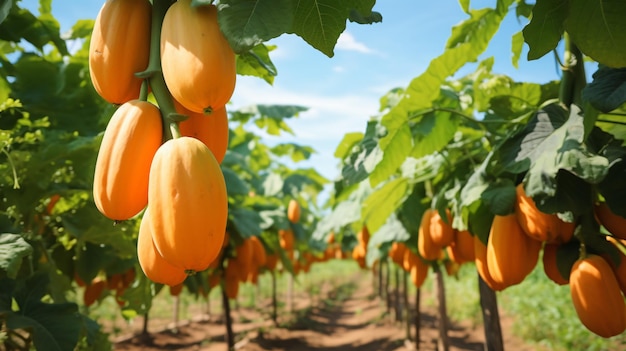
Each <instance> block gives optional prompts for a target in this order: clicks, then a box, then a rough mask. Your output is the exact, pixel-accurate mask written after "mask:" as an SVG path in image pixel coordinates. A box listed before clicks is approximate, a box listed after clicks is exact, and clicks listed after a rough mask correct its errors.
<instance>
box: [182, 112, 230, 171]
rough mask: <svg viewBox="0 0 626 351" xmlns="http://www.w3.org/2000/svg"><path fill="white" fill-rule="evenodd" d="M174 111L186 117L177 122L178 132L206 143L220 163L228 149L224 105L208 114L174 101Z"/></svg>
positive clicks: (226, 117) (226, 119)
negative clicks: (194, 110)
mask: <svg viewBox="0 0 626 351" xmlns="http://www.w3.org/2000/svg"><path fill="white" fill-rule="evenodd" d="M174 104H175V105H176V112H178V113H180V114H183V115H187V116H188V118H187V119H186V120H184V121H181V122H180V123H179V124H178V129H179V130H180V134H181V135H183V136H189V137H192V138H196V139H198V140H200V141H201V142H203V143H204V145H206V146H207V147H208V148H209V150H211V152H212V153H213V156H215V159H216V160H217V163H220V164H221V163H222V160H223V159H224V156H225V155H226V150H227V149H228V136H229V135H228V134H229V131H228V113H227V112H226V107H222V108H219V109H216V110H215V111H213V113H212V114H211V115H210V116H206V115H204V114H202V113H198V112H193V111H190V110H188V109H186V108H185V107H184V106H183V105H181V104H180V103H179V102H178V101H174Z"/></svg>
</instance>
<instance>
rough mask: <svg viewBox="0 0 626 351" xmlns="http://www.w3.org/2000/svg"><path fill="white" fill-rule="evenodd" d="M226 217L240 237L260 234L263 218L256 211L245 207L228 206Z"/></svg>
mask: <svg viewBox="0 0 626 351" xmlns="http://www.w3.org/2000/svg"><path fill="white" fill-rule="evenodd" d="M228 218H229V221H230V222H231V223H232V224H233V225H234V227H235V228H236V229H237V231H238V232H239V234H241V237H242V238H248V237H251V236H259V235H260V234H261V223H262V222H263V220H262V218H261V216H260V215H259V214H258V213H257V212H256V211H253V210H250V209H247V208H229V209H228Z"/></svg>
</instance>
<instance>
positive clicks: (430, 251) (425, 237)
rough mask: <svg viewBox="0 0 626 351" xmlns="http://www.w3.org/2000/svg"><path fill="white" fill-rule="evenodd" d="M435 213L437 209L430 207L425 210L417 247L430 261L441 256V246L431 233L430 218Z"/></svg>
mask: <svg viewBox="0 0 626 351" xmlns="http://www.w3.org/2000/svg"><path fill="white" fill-rule="evenodd" d="M434 214H435V210H433V209H430V208H429V209H427V210H426V211H424V215H423V216H422V221H421V222H420V228H419V231H418V234H417V249H418V251H419V254H420V256H422V257H423V258H424V259H426V260H429V261H432V260H437V259H439V257H440V256H441V246H439V245H437V244H435V243H434V242H433V237H432V235H430V220H431V218H432V217H433V215H434Z"/></svg>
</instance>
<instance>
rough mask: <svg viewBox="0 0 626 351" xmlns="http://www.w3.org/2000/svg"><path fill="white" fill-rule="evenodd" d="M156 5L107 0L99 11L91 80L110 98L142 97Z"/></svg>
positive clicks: (144, 0)
mask: <svg viewBox="0 0 626 351" xmlns="http://www.w3.org/2000/svg"><path fill="white" fill-rule="evenodd" d="M151 13H152V5H150V1H148V0H107V1H105V3H104V5H103V6H102V8H100V11H99V12H98V16H97V17H96V21H95V23H94V26H93V31H92V33H91V41H90V43H89V73H90V75H91V82H92V83H93V86H94V88H95V89H96V91H97V92H98V94H100V96H101V97H102V98H103V99H105V100H106V101H108V102H110V103H112V104H117V105H121V104H123V103H125V102H127V101H130V100H133V99H137V98H139V90H140V88H141V82H142V79H141V78H138V77H136V76H135V73H137V72H141V71H143V70H145V69H146V67H147V66H148V57H149V55H150V22H151Z"/></svg>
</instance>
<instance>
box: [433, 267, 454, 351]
mask: <svg viewBox="0 0 626 351" xmlns="http://www.w3.org/2000/svg"><path fill="white" fill-rule="evenodd" d="M435 275H436V277H437V301H438V305H439V349H440V350H442V351H448V350H449V349H450V340H449V339H448V312H447V308H446V289H445V286H444V283H443V273H442V272H441V269H439V266H438V265H437V270H436V271H435Z"/></svg>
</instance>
